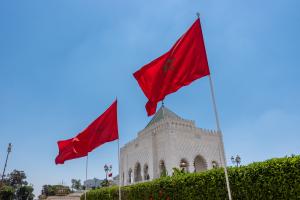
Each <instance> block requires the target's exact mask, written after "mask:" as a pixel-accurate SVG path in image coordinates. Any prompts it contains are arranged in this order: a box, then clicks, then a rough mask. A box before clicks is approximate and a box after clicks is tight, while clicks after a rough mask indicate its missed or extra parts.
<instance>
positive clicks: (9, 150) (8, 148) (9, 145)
mask: <svg viewBox="0 0 300 200" xmlns="http://www.w3.org/2000/svg"><path fill="white" fill-rule="evenodd" d="M11 149H12V145H11V143H9V144H8V147H7V155H6V160H5V165H4V169H3V173H2V178H1V181H3V179H4V174H5V169H6V166H7V160H8V155H9V154H10V152H11Z"/></svg>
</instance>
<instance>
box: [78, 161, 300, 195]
mask: <svg viewBox="0 0 300 200" xmlns="http://www.w3.org/2000/svg"><path fill="white" fill-rule="evenodd" d="M228 173H229V181H230V186H231V191H232V198H233V199H234V200H236V199H242V200H248V199H249V200H250V199H251V200H253V199H272V200H273V199H276V200H277V199H278V200H279V199H280V200H281V199H282V200H284V199H289V200H290V199H300V156H293V157H286V158H276V159H271V160H267V161H265V162H257V163H252V164H250V165H248V166H242V167H229V168H228ZM87 199H88V200H118V187H110V188H102V189H96V190H92V191H89V192H88V193H87ZM122 199H123V200H150V199H151V200H159V199H160V200H175V199H176V200H200V199H205V200H218V199H220V200H221V199H222V200H224V199H228V197H227V191H226V185H225V177H224V171H223V169H221V168H220V169H213V170H209V171H206V172H202V173H190V174H185V175H181V176H173V177H164V178H160V179H156V180H154V181H151V182H145V183H140V184H135V185H131V186H125V187H122ZM81 200H84V196H82V197H81Z"/></svg>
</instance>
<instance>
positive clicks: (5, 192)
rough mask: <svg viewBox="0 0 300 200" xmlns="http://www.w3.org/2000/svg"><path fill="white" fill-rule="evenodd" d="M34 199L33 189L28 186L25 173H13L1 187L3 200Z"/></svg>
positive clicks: (0, 196) (0, 193)
mask: <svg viewBox="0 0 300 200" xmlns="http://www.w3.org/2000/svg"><path fill="white" fill-rule="evenodd" d="M33 198H34V194H33V187H32V186H28V183H27V181H26V174H25V172H24V171H19V170H14V171H12V172H11V173H10V174H8V176H7V178H5V180H4V181H3V183H2V186H0V199H1V200H2V199H5V200H6V199H7V200H10V199H14V200H32V199H33Z"/></svg>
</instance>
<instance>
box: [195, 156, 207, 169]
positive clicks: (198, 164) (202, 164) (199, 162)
mask: <svg viewBox="0 0 300 200" xmlns="http://www.w3.org/2000/svg"><path fill="white" fill-rule="evenodd" d="M194 166H195V172H203V171H205V170H207V163H206V161H205V159H204V158H203V157H202V156H200V155H198V156H196V157H195V160H194Z"/></svg>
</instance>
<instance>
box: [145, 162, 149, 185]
mask: <svg viewBox="0 0 300 200" xmlns="http://www.w3.org/2000/svg"><path fill="white" fill-rule="evenodd" d="M149 179H150V176H149V167H148V165H147V164H145V165H144V180H145V181H147V180H149Z"/></svg>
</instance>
